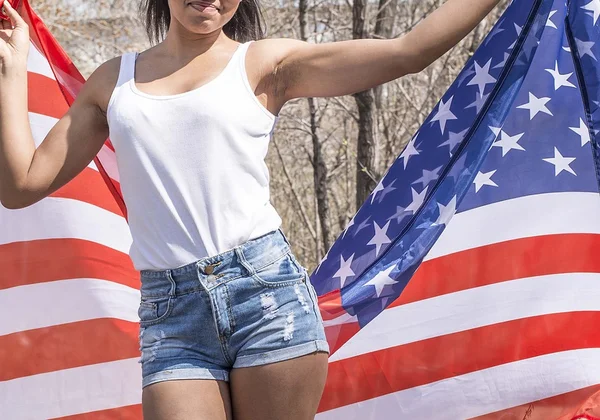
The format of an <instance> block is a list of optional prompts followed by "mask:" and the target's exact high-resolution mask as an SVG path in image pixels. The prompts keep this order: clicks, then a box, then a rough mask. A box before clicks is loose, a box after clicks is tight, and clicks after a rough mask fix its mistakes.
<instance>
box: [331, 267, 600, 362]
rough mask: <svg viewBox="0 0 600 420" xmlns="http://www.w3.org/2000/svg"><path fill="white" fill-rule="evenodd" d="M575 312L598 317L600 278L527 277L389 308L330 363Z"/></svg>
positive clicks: (590, 275) (585, 275)
mask: <svg viewBox="0 0 600 420" xmlns="http://www.w3.org/2000/svg"><path fill="white" fill-rule="evenodd" d="M574 311H600V274H599V273H573V274H571V273H569V274H555V275H548V276H539V277H530V278H524V279H519V280H513V281H507V282H502V283H496V284H492V285H488V286H483V287H477V288H474V289H468V290H463V291H460V292H456V293H450V294H446V295H442V296H437V297H434V298H430V299H424V300H420V301H417V302H413V303H409V304H406V305H402V306H398V307H393V308H389V309H386V310H384V311H383V312H382V313H381V314H380V315H379V316H377V317H376V318H375V319H374V320H373V321H371V323H369V324H368V325H367V326H366V327H365V328H363V329H361V330H360V331H359V332H358V333H357V334H356V335H355V336H354V337H352V339H350V340H349V341H348V342H347V343H346V344H344V345H343V346H342V347H341V348H340V349H339V350H338V351H337V352H336V353H334V354H333V355H332V356H331V358H330V359H329V360H330V361H331V362H333V361H336V360H341V359H346V358H349V357H354V356H358V355H361V354H365V353H369V352H372V351H377V350H381V349H385V348H390V347H396V346H400V345H403V344H407V343H413V342H416V341H421V340H425V339H428V338H432V337H438V336H442V335H447V334H452V333H456V332H460V331H466V330H470V329H473V328H479V327H483V326H487V325H493V324H497V323H500V322H506V321H510V320H516V319H522V318H528V317H533V316H539V315H547V314H555V313H565V312H574Z"/></svg>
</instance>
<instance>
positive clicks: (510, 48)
mask: <svg viewBox="0 0 600 420" xmlns="http://www.w3.org/2000/svg"><path fill="white" fill-rule="evenodd" d="M514 25H515V29H516V30H517V40H518V39H519V36H521V32H523V27H522V26H519V25H517V24H516V23H515V24H514ZM515 45H517V41H515V42H513V43H512V45H511V46H510V47H508V49H509V50H512V49H513V48H515Z"/></svg>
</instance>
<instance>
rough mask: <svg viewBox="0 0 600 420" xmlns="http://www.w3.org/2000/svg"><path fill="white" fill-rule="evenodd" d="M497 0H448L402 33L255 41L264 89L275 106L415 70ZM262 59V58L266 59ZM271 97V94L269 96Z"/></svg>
mask: <svg viewBox="0 0 600 420" xmlns="http://www.w3.org/2000/svg"><path fill="white" fill-rule="evenodd" d="M498 3H499V0H448V1H447V2H446V3H445V4H444V5H442V6H441V7H439V8H438V9H437V10H435V11H434V12H433V13H432V14H431V15H429V16H428V17H427V18H426V19H424V20H423V21H422V22H421V23H419V24H418V25H417V26H416V27H415V28H414V29H413V30H412V31H410V32H409V33H407V34H406V35H404V36H402V37H400V38H397V39H390V40H375V39H361V40H352V41H342V42H332V43H323V44H309V43H306V42H302V41H296V40H286V39H269V40H264V41H259V42H257V44H258V45H262V46H261V47H259V46H258V45H257V47H258V48H257V49H261V50H262V51H257V53H256V55H255V57H261V58H262V63H260V65H259V66H260V67H262V69H263V72H261V73H262V74H263V75H264V76H266V77H264V78H261V79H262V80H263V81H265V79H270V80H268V81H265V84H266V85H267V86H264V87H265V88H267V87H268V88H267V89H264V90H263V91H265V90H266V91H270V92H269V93H270V94H272V95H273V96H274V97H272V98H273V99H275V101H276V102H278V103H279V104H278V105H281V106H282V105H283V104H284V103H285V102H286V101H288V100H290V99H294V98H301V97H331V96H342V95H349V94H352V93H356V92H361V91H364V90H367V89H370V88H373V87H375V86H378V85H381V84H383V83H386V82H389V81H391V80H394V79H397V78H399V77H401V76H404V75H406V74H409V73H417V72H419V71H421V70H423V69H424V68H426V67H427V66H429V65H430V64H431V63H433V62H434V61H435V60H437V59H438V58H439V57H441V56H442V55H443V54H445V53H446V52H447V51H449V50H450V49H451V48H452V47H453V46H455V45H456V44H457V43H458V42H459V41H460V40H461V39H463V38H464V37H465V36H467V35H468V34H469V32H471V30H473V28H475V26H477V24H478V23H479V22H481V20H483V18H484V17H485V16H486V15H487V14H488V13H489V12H490V11H491V10H492V9H493V8H494V7H495V6H496V5H497V4H498ZM265 59H266V61H265ZM269 96H270V95H269Z"/></svg>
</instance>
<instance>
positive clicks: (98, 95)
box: [82, 56, 122, 111]
mask: <svg viewBox="0 0 600 420" xmlns="http://www.w3.org/2000/svg"><path fill="white" fill-rule="evenodd" d="M121 59H122V57H121V56H119V57H114V58H112V59H110V60H108V61H106V62H104V63H103V64H101V65H100V66H99V67H98V68H97V69H96V70H95V71H94V72H93V73H92V74H91V75H90V77H89V78H88V79H87V81H86V82H85V84H84V86H83V89H82V93H84V92H85V93H86V94H88V95H91V96H92V97H93V98H94V99H95V101H96V102H97V104H98V106H99V107H100V108H101V109H102V110H103V111H106V109H107V108H108V103H109V101H110V97H111V95H112V92H113V90H114V89H115V87H116V85H117V83H118V80H119V73H120V69H121Z"/></svg>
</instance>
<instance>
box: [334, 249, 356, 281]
mask: <svg viewBox="0 0 600 420" xmlns="http://www.w3.org/2000/svg"><path fill="white" fill-rule="evenodd" d="M354 255H355V254H352V255H351V256H350V258H348V259H347V260H345V259H344V257H343V256H342V255H340V269H339V270H338V271H336V273H335V274H334V275H333V278H336V277H337V278H339V279H340V283H341V286H340V288H342V287H344V286H345V285H346V280H347V279H348V277H354V276H355V275H356V273H354V271H352V268H351V266H352V260H353V259H354Z"/></svg>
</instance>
